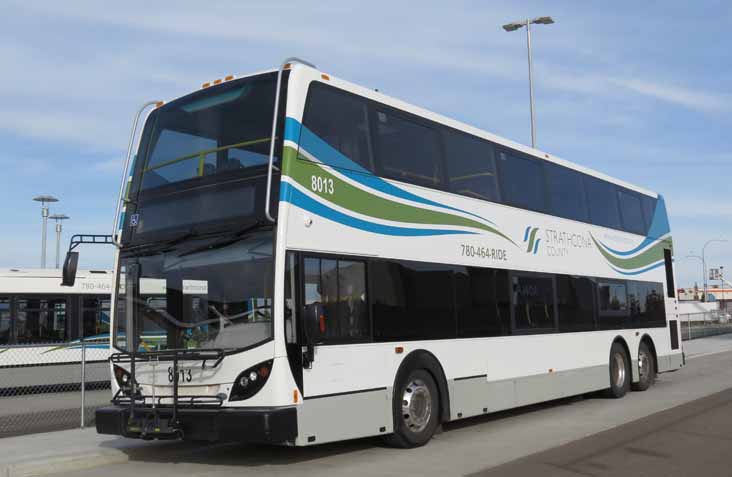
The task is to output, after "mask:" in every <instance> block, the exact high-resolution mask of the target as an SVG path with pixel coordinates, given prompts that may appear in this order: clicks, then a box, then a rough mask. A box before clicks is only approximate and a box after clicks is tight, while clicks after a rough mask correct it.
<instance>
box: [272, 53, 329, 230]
mask: <svg viewBox="0 0 732 477" xmlns="http://www.w3.org/2000/svg"><path fill="white" fill-rule="evenodd" d="M292 63H301V64H303V65H306V66H309V67H311V68H317V67H316V66H315V65H314V64H312V63H310V62H308V61H305V60H301V59H300V58H296V57H294V56H292V57H290V58H287V59H286V60H285V61H283V62H282V64H281V65H280V68H279V70H277V91H276V92H275V104H274V116H273V117H272V141H271V142H270V143H269V169H268V170H267V197H266V200H265V203H264V215H265V216H266V217H267V220H269V221H270V222H272V223H275V219H274V217H272V214H271V213H270V210H269V201H270V196H271V194H272V167H273V165H274V149H275V135H276V134H277V113H278V111H279V109H280V86H281V84H282V72H283V71H284V70H285V68H286V67H287V66H288V65H290V64H292Z"/></svg>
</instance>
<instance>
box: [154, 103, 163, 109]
mask: <svg viewBox="0 0 732 477" xmlns="http://www.w3.org/2000/svg"><path fill="white" fill-rule="evenodd" d="M164 104H165V101H158V102H157V103H155V109H158V108H159V107H161V106H162V105H164Z"/></svg>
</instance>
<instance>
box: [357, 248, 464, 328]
mask: <svg viewBox="0 0 732 477" xmlns="http://www.w3.org/2000/svg"><path fill="white" fill-rule="evenodd" d="M371 276H372V283H373V292H372V307H373V317H374V340H377V341H389V340H417V339H437V338H452V337H454V336H455V314H454V303H453V284H452V269H451V268H450V267H449V266H447V265H436V264H427V263H418V262H399V263H396V262H382V261H376V262H373V263H372V265H371Z"/></svg>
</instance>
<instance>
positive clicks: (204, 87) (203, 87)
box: [201, 82, 211, 89]
mask: <svg viewBox="0 0 732 477" xmlns="http://www.w3.org/2000/svg"><path fill="white" fill-rule="evenodd" d="M209 86H211V83H209V82H206V83H203V84H202V85H201V89H206V88H208V87H209Z"/></svg>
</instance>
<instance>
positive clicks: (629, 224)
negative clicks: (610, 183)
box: [618, 189, 646, 234]
mask: <svg viewBox="0 0 732 477" xmlns="http://www.w3.org/2000/svg"><path fill="white" fill-rule="evenodd" d="M618 199H619V201H620V214H621V216H622V218H623V228H624V229H625V230H626V231H628V232H631V233H634V234H645V232H646V225H645V222H644V220H643V210H642V209H641V198H640V196H639V195H638V194H636V193H634V192H630V191H627V190H623V189H620V190H619V191H618Z"/></svg>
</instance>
